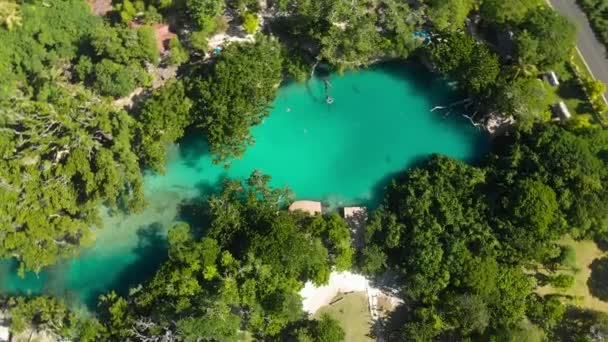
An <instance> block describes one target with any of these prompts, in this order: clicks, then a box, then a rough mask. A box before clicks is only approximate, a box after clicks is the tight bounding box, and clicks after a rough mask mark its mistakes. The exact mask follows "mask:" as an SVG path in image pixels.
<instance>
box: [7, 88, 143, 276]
mask: <svg viewBox="0 0 608 342" xmlns="http://www.w3.org/2000/svg"><path fill="white" fill-rule="evenodd" d="M0 125H1V127H2V129H1V131H0V153H1V154H2V160H1V161H0V184H1V185H2V186H0V197H1V198H2V200H1V201H0V212H1V213H2V214H1V216H2V220H0V241H1V246H0V255H1V256H3V257H15V258H17V259H18V260H19V261H20V263H21V268H20V272H23V271H25V270H34V271H39V270H40V269H41V268H42V267H43V266H47V265H51V264H53V263H54V262H55V261H57V259H58V258H60V257H63V256H73V255H75V254H76V253H77V251H78V248H79V246H80V245H81V244H86V243H87V241H90V239H91V230H90V228H89V226H91V225H92V224H93V223H95V222H96V218H97V210H98V206H99V205H101V204H106V205H108V206H110V207H114V208H116V207H122V208H130V209H133V210H137V209H139V208H141V206H142V205H143V197H142V180H141V174H140V171H139V167H138V164H137V157H136V156H135V155H134V154H133V152H132V151H131V133H130V126H131V125H132V119H130V117H129V116H128V115H127V114H126V113H125V112H123V111H117V110H114V109H112V108H111V107H110V106H109V104H107V103H105V102H104V101H103V100H101V99H99V98H97V97H95V96H93V95H92V94H90V93H89V92H87V91H84V90H83V89H81V88H80V87H78V86H67V85H62V84H60V85H58V86H56V87H55V88H54V90H53V92H52V98H51V99H49V102H38V101H30V100H25V99H17V100H14V101H12V102H10V103H4V104H3V106H2V122H1V123H0Z"/></svg>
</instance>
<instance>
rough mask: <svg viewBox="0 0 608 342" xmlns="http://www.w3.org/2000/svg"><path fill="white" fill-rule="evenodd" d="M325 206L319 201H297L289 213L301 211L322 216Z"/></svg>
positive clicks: (291, 206) (290, 207)
mask: <svg viewBox="0 0 608 342" xmlns="http://www.w3.org/2000/svg"><path fill="white" fill-rule="evenodd" d="M322 209H323V206H322V205H321V202H317V201H295V202H293V203H292V204H291V205H290V206H289V211H297V210H301V211H303V212H305V213H309V214H310V215H316V214H320V213H321V212H322Z"/></svg>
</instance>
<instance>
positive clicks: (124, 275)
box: [86, 223, 168, 308]
mask: <svg viewBox="0 0 608 342" xmlns="http://www.w3.org/2000/svg"><path fill="white" fill-rule="evenodd" d="M137 238H138V242H137V246H136V247H135V249H133V251H132V253H133V254H135V258H134V260H135V261H134V262H133V263H132V264H130V265H128V266H126V267H125V268H124V269H123V270H122V271H121V272H120V273H119V274H118V276H116V278H115V279H114V281H113V282H112V283H111V284H109V286H108V287H107V288H108V291H110V290H114V291H116V293H117V294H119V295H122V296H126V295H128V294H129V289H131V288H134V287H137V285H139V284H142V283H143V282H145V281H147V280H149V279H151V278H152V276H153V275H154V273H155V272H156V271H157V270H158V268H159V267H160V265H161V264H162V263H163V262H164V261H166V260H167V248H168V245H167V239H166V237H165V235H164V234H163V227H162V225H160V224H159V223H154V224H151V225H149V226H144V227H141V228H139V229H138V230H137ZM100 276H103V275H100ZM104 293H105V292H102V291H100V292H99V293H96V294H95V295H93V296H91V297H90V298H89V299H88V300H87V303H86V305H87V306H88V307H89V308H95V307H96V306H97V302H98V299H99V296H100V295H102V294H104Z"/></svg>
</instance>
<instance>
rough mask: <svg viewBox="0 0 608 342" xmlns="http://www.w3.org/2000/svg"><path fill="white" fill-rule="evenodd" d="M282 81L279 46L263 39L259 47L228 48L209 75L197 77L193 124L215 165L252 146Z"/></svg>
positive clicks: (193, 87) (259, 37)
mask: <svg viewBox="0 0 608 342" xmlns="http://www.w3.org/2000/svg"><path fill="white" fill-rule="evenodd" d="M281 79H282V57H281V48H280V46H279V43H278V42H277V41H276V40H274V39H273V38H270V37H266V36H262V35H259V36H257V39H256V41H255V43H241V44H231V45H229V46H228V47H227V48H226V49H225V50H224V51H222V54H221V56H220V58H219V60H218V61H217V62H216V63H215V64H214V65H213V66H212V70H211V71H210V72H209V74H203V75H199V76H195V77H194V78H193V80H192V82H191V88H192V91H191V97H192V98H193V99H195V106H194V108H193V109H194V111H193V115H194V118H193V119H194V122H195V124H197V125H199V126H200V127H202V128H203V129H204V131H205V133H206V136H207V140H208V142H209V146H210V148H211V152H212V153H213V154H214V157H215V160H216V161H219V162H225V161H227V160H228V159H229V158H231V157H238V156H240V155H241V154H243V152H244V151H245V149H246V148H247V146H248V145H250V144H252V143H253V138H252V137H251V134H250V132H249V130H250V128H251V126H254V125H257V124H259V123H261V122H262V119H263V118H264V117H265V116H267V115H268V108H269V106H270V103H271V102H272V100H273V99H274V97H275V95H276V91H277V88H278V86H279V84H280V82H281Z"/></svg>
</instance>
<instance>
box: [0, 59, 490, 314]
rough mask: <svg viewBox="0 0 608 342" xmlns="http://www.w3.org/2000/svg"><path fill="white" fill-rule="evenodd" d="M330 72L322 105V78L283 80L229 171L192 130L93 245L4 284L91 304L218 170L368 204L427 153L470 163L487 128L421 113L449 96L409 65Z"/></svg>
mask: <svg viewBox="0 0 608 342" xmlns="http://www.w3.org/2000/svg"><path fill="white" fill-rule="evenodd" d="M329 80H330V84H331V86H330V87H329V89H328V92H329V95H330V96H331V97H332V98H333V99H334V102H333V104H331V105H329V104H327V102H326V98H325V83H324V82H323V81H322V80H320V79H315V80H312V81H310V82H308V83H307V84H290V85H286V86H284V87H282V88H281V89H280V91H279V94H278V97H277V99H276V101H275V102H274V104H273V108H272V110H271V115H270V117H268V118H267V119H266V120H265V122H264V123H263V124H262V125H260V126H258V127H256V128H254V129H253V135H254V137H255V145H254V146H252V147H250V148H249V149H248V150H247V152H246V153H245V155H244V156H243V158H242V159H240V160H235V161H233V163H232V167H231V168H230V169H224V168H223V167H222V166H215V165H213V164H212V163H211V159H210V157H209V155H208V153H207V150H206V147H205V144H204V142H203V140H202V138H201V137H197V136H192V135H191V136H189V138H187V139H184V140H183V141H182V142H181V143H180V144H179V145H176V146H173V147H172V148H170V153H169V155H170V160H169V163H168V165H167V170H166V171H167V172H166V174H165V175H164V176H160V175H152V174H148V175H146V192H147V198H148V201H149V206H148V208H147V209H146V210H145V212H144V213H142V214H138V215H129V216H125V215H109V214H108V213H105V212H104V213H103V218H104V229H102V230H100V231H98V233H97V241H96V243H95V245H94V246H93V247H92V248H89V249H86V250H85V251H83V253H82V255H81V257H80V258H78V259H75V260H71V261H67V262H65V263H62V264H60V265H58V266H55V267H52V268H50V269H48V270H46V271H45V272H42V273H41V274H40V275H39V276H38V277H36V276H35V275H34V274H28V275H27V277H26V278H25V279H20V278H19V277H17V276H16V272H15V265H14V264H13V263H9V262H5V263H4V264H0V267H2V269H0V275H1V278H0V286H1V288H2V290H3V291H4V292H5V293H6V292H10V293H15V292H21V293H40V292H47V293H52V294H55V295H60V296H63V297H64V298H67V299H68V301H70V302H71V303H72V304H74V305H83V304H84V305H86V306H88V307H89V308H91V307H94V305H95V302H96V300H97V296H98V295H99V294H101V293H104V292H107V291H108V290H110V289H116V290H117V291H118V292H120V293H123V294H124V293H126V292H127V291H128V289H129V287H133V286H135V285H137V284H138V283H140V282H141V281H142V280H144V279H146V278H147V277H149V276H150V274H152V273H153V272H154V270H155V269H156V268H157V267H158V265H159V263H161V262H162V261H163V260H164V259H165V255H166V245H165V234H166V230H167V227H169V226H170V225H171V224H172V223H174V222H176V221H179V220H186V221H189V222H194V224H196V213H193V211H192V210H190V209H189V208H190V207H191V206H188V205H184V204H187V203H192V201H194V202H197V201H199V202H200V201H202V200H203V199H204V197H205V195H206V194H209V193H210V192H213V191H217V188H218V184H219V183H221V179H223V178H224V177H233V178H244V177H247V176H248V175H249V174H251V172H252V171H253V170H255V169H259V170H261V171H262V172H264V173H266V174H269V175H271V176H272V184H273V185H274V186H286V185H289V187H290V188H291V189H292V190H293V191H294V193H295V196H296V198H298V199H315V200H322V201H324V203H325V205H326V206H327V207H330V208H336V207H340V206H344V205H350V204H362V205H367V206H370V207H374V206H376V205H377V203H378V201H379V197H380V196H381V194H382V188H383V186H384V185H386V183H387V182H388V180H389V179H390V178H391V177H393V176H394V175H395V174H396V173H398V172H400V171H402V170H404V169H406V168H408V167H410V166H412V165H414V164H415V163H416V162H418V161H420V160H423V159H424V158H426V157H427V156H428V155H430V154H432V153H442V154H446V155H449V156H452V157H455V158H459V159H462V160H466V161H471V160H473V159H475V158H476V157H478V156H479V155H480V154H481V153H483V152H484V149H485V146H486V138H485V137H484V136H483V135H482V134H481V133H480V132H479V131H478V130H477V129H476V128H474V127H473V126H471V125H470V124H469V123H468V122H467V120H465V119H462V117H461V115H460V114H459V113H457V112H454V113H452V114H451V115H450V116H449V117H447V118H444V117H443V114H442V113H437V112H430V109H431V108H433V107H434V106H436V105H443V104H447V103H450V102H452V101H454V100H458V99H459V96H458V94H456V93H455V92H453V91H451V90H450V89H449V87H448V86H447V85H446V84H445V81H443V80H440V79H437V78H435V77H433V76H432V75H431V74H429V73H428V72H426V71H425V70H424V69H422V68H420V67H418V66H416V65H412V64H393V63H391V64H386V65H383V66H377V67H374V68H372V69H369V70H365V71H360V72H352V73H347V74H346V75H344V76H336V75H334V76H331V77H330V79H329Z"/></svg>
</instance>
